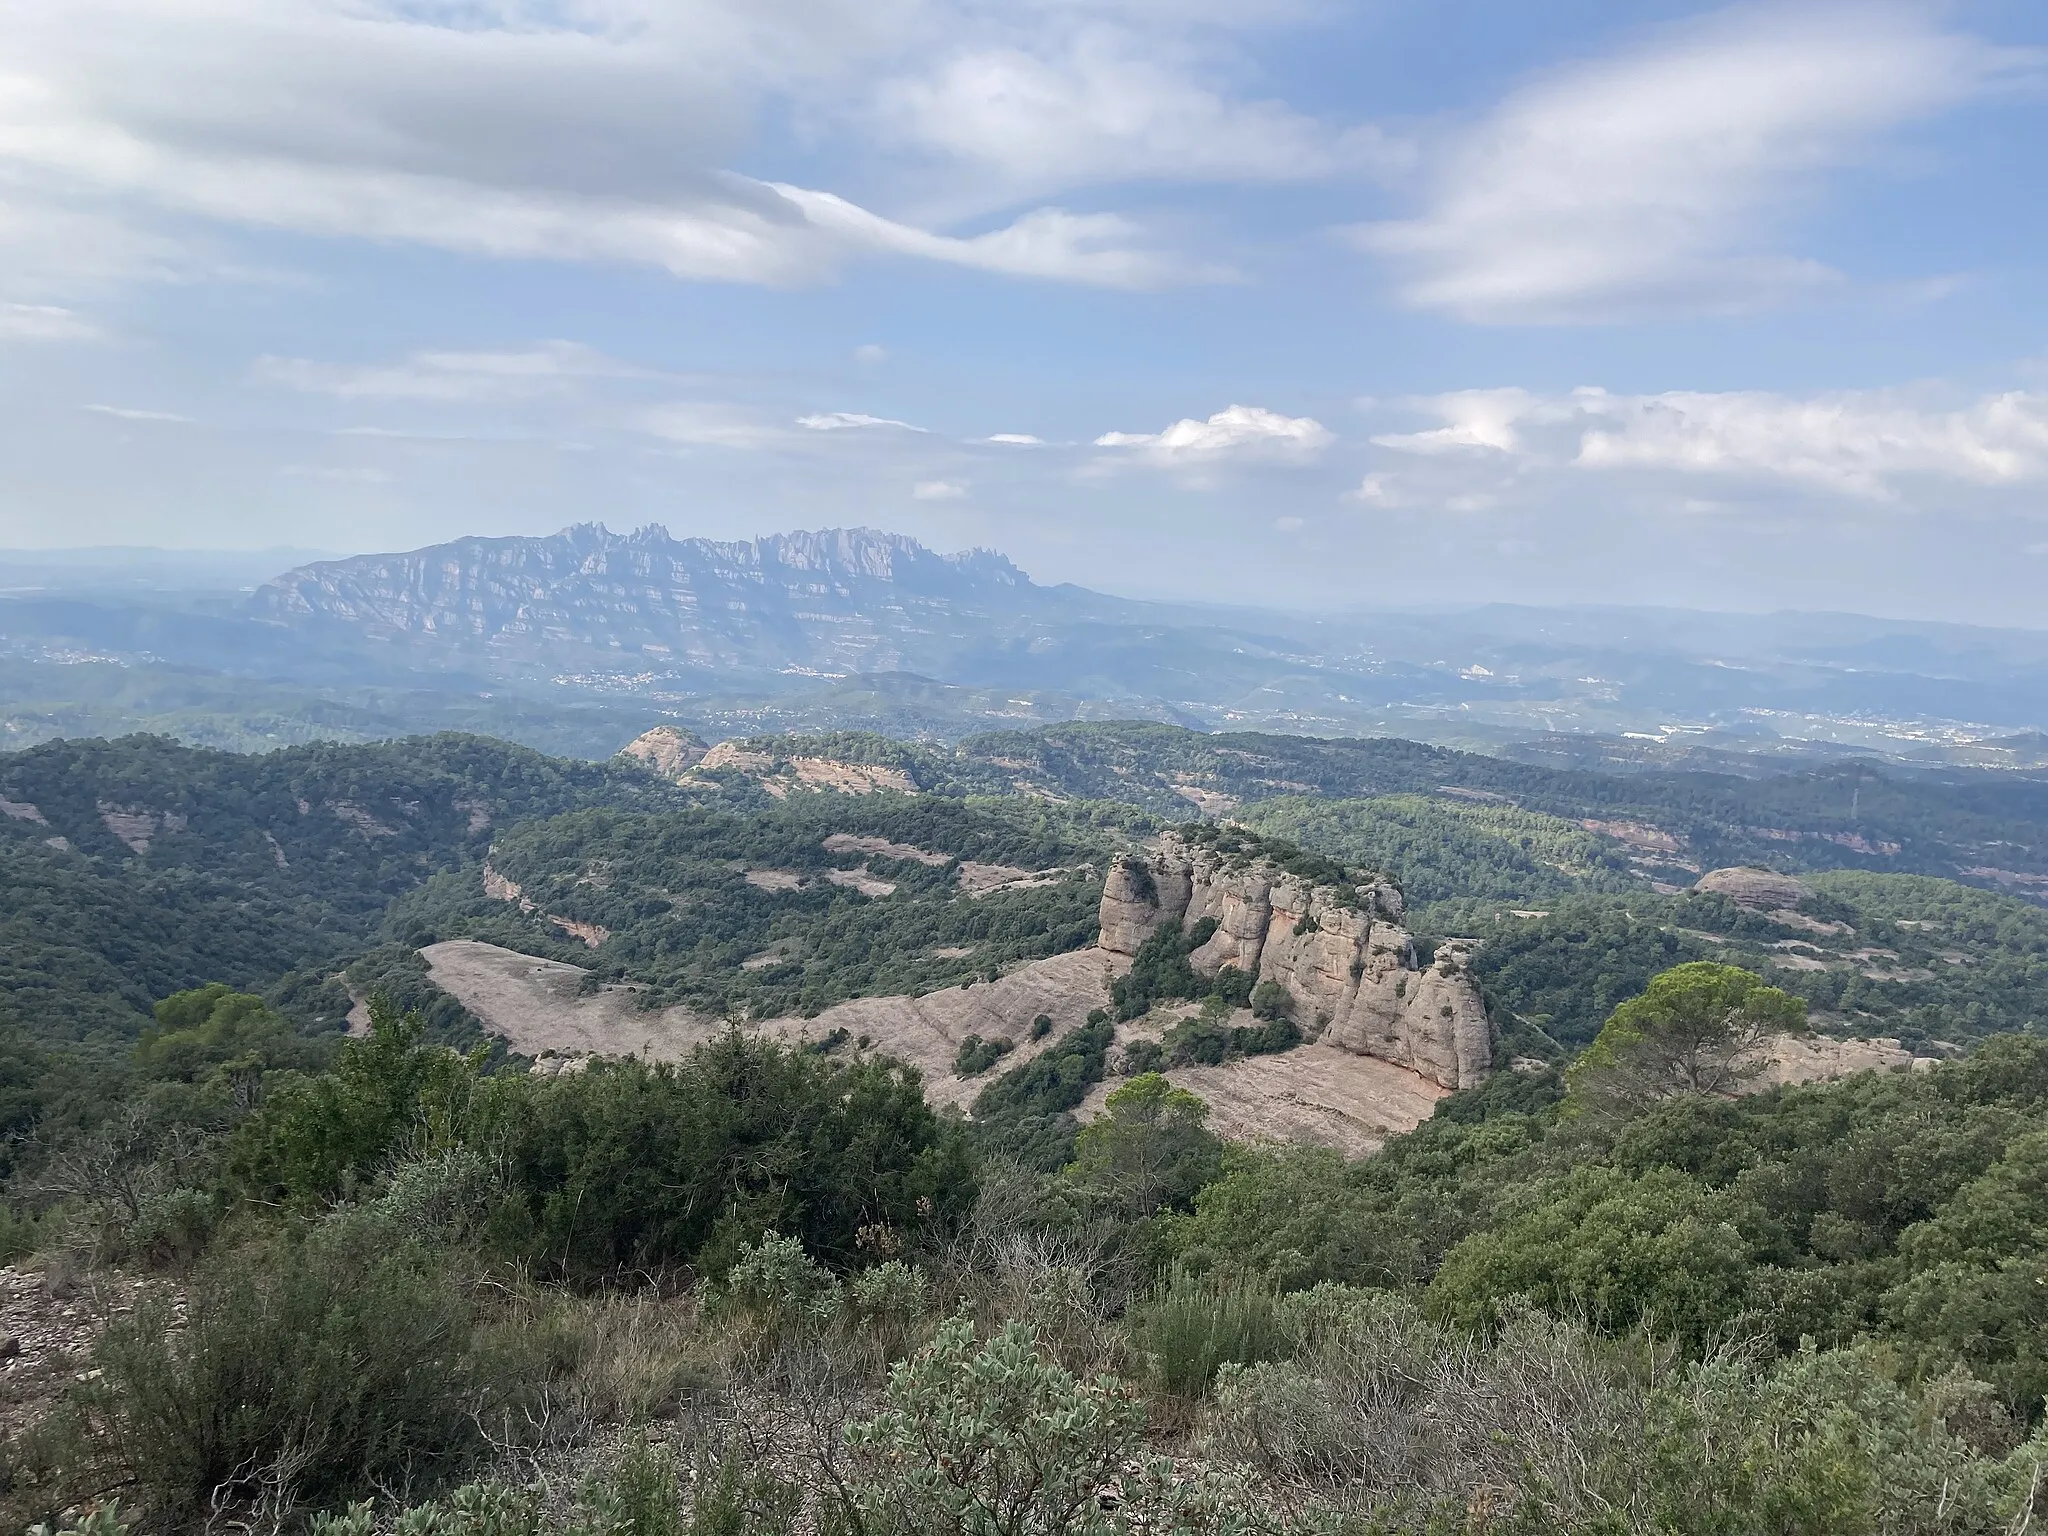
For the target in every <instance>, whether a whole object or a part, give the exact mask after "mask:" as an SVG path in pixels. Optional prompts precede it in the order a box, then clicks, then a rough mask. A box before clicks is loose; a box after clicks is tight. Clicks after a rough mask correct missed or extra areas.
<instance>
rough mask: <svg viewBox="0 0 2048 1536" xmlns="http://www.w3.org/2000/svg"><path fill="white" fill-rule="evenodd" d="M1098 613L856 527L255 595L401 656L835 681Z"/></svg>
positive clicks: (1018, 580)
mask: <svg viewBox="0 0 2048 1536" xmlns="http://www.w3.org/2000/svg"><path fill="white" fill-rule="evenodd" d="M1102 605H1103V600H1100V599H1096V598H1094V596H1093V594H1083V593H1080V592H1078V591H1076V590H1074V589H1060V588H1046V587H1039V586H1037V585H1035V584H1034V583H1033V582H1032V581H1031V579H1030V578H1029V577H1028V576H1026V575H1025V574H1024V573H1023V572H1022V571H1020V570H1019V569H1017V567H1016V566H1015V565H1013V564H1012V563H1011V562H1010V561H1009V560H1008V559H1007V558H1006V557H1005V556H1003V555H1000V554H997V553H995V552H994V551H992V550H984V549H976V550H970V551H967V552H965V553H962V554H954V555H946V554H938V553H935V552H934V551H932V550H929V549H927V548H925V547H924V546H923V545H922V544H920V543H918V542H917V541H916V540H915V539H912V538H909V537H907V536H905V535H902V534H891V533H882V532H878V531H876V530H874V529H869V528H833V529H825V530H821V531H818V532H796V533H785V534H774V535H770V536H767V537H764V538H759V539H744V540H738V541H733V542H724V541H719V540H714V539H697V538H689V539H678V538H675V537H673V536H672V535H671V534H670V533H669V532H668V530H667V529H666V528H664V527H662V526H660V525H659V524H650V525H648V526H647V527H645V528H641V529H638V530H636V531H634V532H632V533H626V534H619V533H613V532H612V531H611V530H610V529H608V528H606V527H605V526H604V525H603V524H601V523H580V524H578V525H576V526H575V527H572V528H566V529H564V530H562V531H561V532H560V533H557V534H552V535H549V536H547V537H544V538H464V539H457V540H455V541H453V542H452V543H448V544H438V545H434V546H431V547H429V548H426V549H419V550H413V551H410V552H408V553H404V554H388V555H362V556H358V557H355V558H352V559H346V560H329V561H322V562H319V563H317V564H313V565H308V566H302V567H300V568H299V569H297V570H294V571H289V572H286V573H285V574H284V575H282V576H280V577H278V578H276V579H275V580H274V581H271V582H269V583H267V584H266V585H265V586H263V587H262V588H260V589H259V590H258V592H257V593H256V595H255V598H254V603H253V606H254V608H255V610H256V611H257V612H258V613H260V614H262V615H264V616H265V617H268V618H271V619H274V620H279V621H283V622H284V623H287V624H303V623H306V622H309V621H310V622H314V623H325V624H329V625H336V626H345V627H347V628H349V629H352V630H355V631H356V632H358V633H360V634H361V635H363V636H365V637H369V638H376V639H382V640H391V641H398V642H401V643H403V644H406V645H408V646H410V647H411V648H413V649H414V650H416V651H419V650H432V649H441V650H445V651H449V652H453V653H463V654H469V655H477V654H481V655H483V656H487V657H490V658H492V659H496V660H502V661H515V660H519V661H524V660H551V661H557V662H570V661H575V662H580V663H583V664H589V663H590V662H591V661H592V660H593V659H594V658H593V652H595V653H596V654H597V656H598V657H602V655H603V654H604V653H607V652H609V653H612V654H613V655H614V656H615V657H617V658H619V659H621V660H631V661H632V662H633V663H634V664H635V665H638V666H644V667H653V668H656V669H662V668H670V667H687V668H700V669H706V670H713V669H715V670H719V671H727V672H730V671H745V670H760V669H766V670H783V671H804V670H808V671H814V672H824V673H839V674H843V673H851V672H875V671H888V670H896V669H903V668H912V667H915V666H916V665H918V664H919V663H920V662H925V663H929V661H930V660H931V659H932V658H933V653H934V652H935V650H944V651H946V652H949V653H950V652H951V651H953V650H956V649H957V648H958V647H959V646H960V645H961V644H963V643H979V642H983V641H985V640H986V639H987V638H988V637H989V636H991V635H997V636H1000V635H1003V634H1006V633H1010V632H1014V630H1015V628H1016V627H1017V626H1018V625H1020V624H1023V625H1026V626H1029V625H1031V624H1032V623H1033V622H1034V621H1044V620H1048V619H1053V618H1059V619H1062V620H1071V619H1074V618H1079V617H1082V616H1083V615H1084V614H1086V613H1087V612H1089V611H1091V610H1094V609H1098V608H1100V607H1101V606H1102Z"/></svg>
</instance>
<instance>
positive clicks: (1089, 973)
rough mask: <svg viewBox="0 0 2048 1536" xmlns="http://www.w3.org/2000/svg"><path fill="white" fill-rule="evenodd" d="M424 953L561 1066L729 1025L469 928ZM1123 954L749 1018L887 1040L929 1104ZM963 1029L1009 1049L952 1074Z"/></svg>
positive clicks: (1062, 1014)
mask: <svg viewBox="0 0 2048 1536" xmlns="http://www.w3.org/2000/svg"><path fill="white" fill-rule="evenodd" d="M420 953H421V954H422V955H424V956H425V957H426V961H427V967H428V974H429V975H430V976H431V977H432V978H433V981H434V984H435V985H436V986H438V987H440V988H442V989H443V990H444V991H446V992H449V993H451V994H452V995H454V996H455V997H456V998H457V999H459V1000H460V1001H461V1002H462V1003H463V1005H464V1006H466V1007H467V1008H468V1009H469V1010H470V1011H471V1012H472V1013H474V1014H475V1015H476V1016H477V1017H478V1018H479V1019H481V1020H482V1021H483V1024H484V1027H485V1028H486V1029H488V1030H489V1031H490V1032H491V1033H492V1034H494V1035H498V1036H500V1037H501V1038H502V1039H503V1040H504V1041H505V1042H506V1044H507V1045H509V1046H510V1047H511V1048H512V1049H513V1050H515V1051H517V1052H519V1053H520V1054H521V1055H524V1056H531V1057H534V1058H536V1060H538V1059H539V1058H541V1057H542V1056H543V1055H547V1056H548V1057H549V1060H550V1062H551V1063H555V1064H556V1066H557V1070H559V1063H560V1061H561V1059H562V1058H564V1057H575V1056H584V1055H599V1056H627V1055H636V1056H639V1057H641V1058H642V1059H643V1060H648V1061H675V1060H679V1059H680V1058H682V1057H683V1056H686V1055H688V1054H689V1052H690V1051H691V1050H693V1049H695V1048H696V1047H697V1046H699V1045H701V1044H703V1043H704V1042H706V1041H708V1040H712V1039H715V1038H716V1037H717V1036H718V1034H719V1033H720V1032H721V1031H723V1030H724V1029H726V1028H727V1027H729V1026H728V1025H727V1024H726V1023H725V1022H724V1021H723V1020H719V1019H713V1018H709V1017H706V1016H705V1015H703V1014H699V1013H696V1012H694V1011H692V1010H690V1009H687V1008H668V1009H663V1010H659V1011H654V1010H648V1009H643V1008H641V1007H639V1006H638V997H637V994H636V991H635V990H634V989H630V988H625V987H604V988H600V989H599V990H598V991H596V992H585V991H584V990H583V982H584V977H585V976H586V975H587V974H588V973H587V972H585V971H584V970H583V969H582V967H580V966H574V965H565V964H563V963H562V962H561V961H558V960H538V959H535V958H534V957H533V956H532V955H522V954H519V953H517V952H516V951H514V950H509V949H502V948H500V947H499V946H497V945H495V944H485V943H482V942H480V941H478V940H475V939H450V940H447V941H445V942H443V943H440V944H429V945H428V946H427V947H426V948H425V949H423V950H421V951H420ZM1128 965H1129V962H1128V961H1127V960H1124V959H1122V958H1121V957H1120V956H1116V955H1110V954H1105V953H1104V952H1103V951H1101V950H1098V949H1082V950H1075V951H1073V952H1071V953H1069V954H1064V955H1054V956H1052V957H1051V958H1050V959H1046V960H1034V961H1032V962H1031V963H1030V964H1028V965H1022V966H1019V967H1018V968H1017V969H1016V970H1014V971H1011V972H1010V973H1009V974H1008V975H1006V976H1004V977H1002V978H1001V979H1000V980H997V981H993V982H981V983H978V984H976V985H974V986H968V987H947V988H944V989H943V990H941V991H937V992H928V993H926V994H925V995H924V996H923V997H865V998H856V999H854V1000H853V1001H851V1002H845V1003H838V1004H835V1005H834V1006H832V1007H830V1008H827V1009H826V1010H825V1011H824V1012H823V1013H821V1014H819V1015H818V1016H817V1017H816V1018H812V1019H793V1018H786V1019H766V1020H762V1021H760V1022H758V1023H750V1024H748V1025H746V1026H745V1027H746V1028H747V1029H749V1030H753V1031H758V1032H759V1033H761V1034H764V1035H769V1036H771V1037H773V1038H775V1039H779V1040H786V1041H790V1042H800V1041H815V1040H824V1039H827V1038H829V1037H830V1036H831V1035H832V1034H833V1032H834V1031H835V1030H839V1029H844V1030H845V1031H846V1032H847V1039H848V1042H849V1043H848V1044H847V1045H846V1046H845V1047H843V1049H846V1050H849V1051H854V1050H859V1049H861V1048H862V1047H861V1046H860V1045H859V1043H858V1042H859V1040H860V1037H861V1036H863V1035H865V1036H866V1037H867V1039H868V1047H867V1048H869V1049H872V1050H876V1051H885V1052H887V1053H888V1054H889V1055H892V1056H896V1057H898V1058H900V1059H901V1060H903V1061H906V1062H908V1063H910V1064H911V1065H912V1066H914V1067H916V1068H918V1069H919V1070H920V1071H921V1072H923V1073H924V1077H925V1091H926V1094H927V1096H928V1097H930V1099H931V1100H932V1102H933V1103H935V1104H961V1105H965V1104H968V1103H971V1102H972V1101H973V1099H974V1096H975V1095H976V1094H978V1093H980V1092H981V1090H982V1088H983V1087H984V1086H985V1085H986V1084H987V1082H988V1081H989V1080H990V1079H991V1078H992V1077H994V1076H997V1075H998V1074H999V1072H1001V1071H1007V1070H1008V1069H1009V1068H1011V1067H1013V1066H1016V1065H1018V1064H1020V1063H1022V1062H1026V1061H1029V1060H1030V1059H1031V1058H1032V1057H1033V1056H1035V1055H1037V1054H1038V1052H1040V1051H1041V1050H1043V1049H1045V1047H1046V1046H1047V1045H1049V1044H1051V1043H1053V1042H1054V1041H1056V1040H1058V1039H1059V1038H1060V1037H1061V1036H1063V1035H1064V1034H1066V1033H1067V1031H1068V1030H1070V1029H1072V1028H1073V1027H1074V1026H1075V1025H1077V1024H1080V1023H1081V1022H1083V1021H1084V1020H1085V1019H1086V1018H1087V1016H1088V1013H1089V1011H1090V1010H1091V1009H1095V1008H1102V1007H1106V1006H1107V1005H1108V1003H1109V982H1110V978H1111V977H1112V976H1115V975H1118V974H1120V973H1121V972H1122V971H1123V970H1124V969H1125V968H1126V967H1127V966H1128ZM1040 1014H1046V1015H1048V1016H1050V1017H1051V1019H1052V1021H1053V1030H1052V1033H1051V1034H1050V1035H1048V1036H1047V1037H1046V1038H1045V1039H1044V1040H1037V1041H1034V1040H1032V1039H1031V1038H1030V1034H1031V1021H1032V1020H1033V1019H1035V1018H1036V1017H1038V1015H1040ZM969 1035H980V1036H981V1037H982V1038H983V1039H985V1040H987V1039H994V1038H996V1037H998V1036H1005V1037H1008V1038H1009V1039H1012V1040H1015V1041H1016V1042H1017V1048H1016V1050H1014V1051H1013V1052H1011V1053H1010V1054H1009V1055H1008V1056H1006V1057H1004V1058H1003V1060H1002V1061H1001V1062H1000V1063H999V1064H998V1066H997V1067H995V1068H991V1069H990V1070H989V1071H988V1072H984V1073H982V1074H980V1075H979V1076H977V1077H973V1078H967V1079H961V1078H956V1077H954V1076H953V1058H954V1057H955V1055H957V1054H958V1052H959V1049H960V1042H961V1041H962V1040H964V1039H965V1038H966V1037H967V1036H969Z"/></svg>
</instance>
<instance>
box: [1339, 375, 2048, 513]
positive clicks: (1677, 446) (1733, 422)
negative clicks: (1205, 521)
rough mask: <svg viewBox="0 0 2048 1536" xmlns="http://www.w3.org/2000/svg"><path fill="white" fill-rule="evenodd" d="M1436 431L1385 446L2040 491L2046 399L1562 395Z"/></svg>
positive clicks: (1848, 481) (1487, 397) (1454, 413)
mask: <svg viewBox="0 0 2048 1536" xmlns="http://www.w3.org/2000/svg"><path fill="white" fill-rule="evenodd" d="M1421 403H1422V404H1423V405H1424V407H1425V408H1426V409H1428V410H1429V411H1430V412H1431V413H1432V414H1434V415H1436V416H1438V417H1439V418H1440V419H1441V420H1442V421H1443V422H1444V425H1443V426H1441V427H1438V428H1434V429H1431V430H1428V431H1422V432H1412V433H1393V434H1383V435H1381V436H1377V437H1375V438H1374V439H1373V442H1375V443H1376V444H1378V445H1380V446H1382V447H1386V448H1392V449H1395V450H1397V451H1400V452H1404V453H1417V454H1438V453H1442V452H1443V451H1445V450H1446V449H1451V448H1479V449H1486V450H1492V451H1493V452H1494V453H1495V454H1498V455H1503V456H1506V457H1508V458H1510V459H1512V460H1515V461H1517V462H1520V463H1523V464H1526V465H1530V466H1549V467H1554V468H1555V467H1570V468H1573V469H1578V470H1639V471H1663V472H1671V473H1679V474H1687V475H1725V476H1731V477H1733V476H1747V477H1751V478H1756V479H1762V480H1778V481H1788V482H1798V483H1803V484H1807V485H1811V486H1817V487H1820V488H1823V489H1825V490H1829V491H1833V492H1837V493H1844V494H1849V495H1854V496H1863V497H1873V496H1875V497H1885V496H1891V495H1894V494H1896V493H1897V490H1898V487H1899V485H1900V484H1901V483H1902V482H1905V481H1909V480H1913V479H1916V478H1924V479H1931V480H1936V481H1951V482H1961V483H1965V484H1974V485H1980V486H2003V485H2014V484H2019V483H2022V482H2031V481H2037V480H2041V479H2044V478H2048V394H2036V393H2028V392H2025V391H2009V392H2005V393H2001V394H1993V395H1986V396H1983V397H1981V398H1979V399H1977V400H1975V401H1972V402H1969V403H1967V404H1963V405H1959V406H1949V407H1940V406H1936V405H1932V404H1930V403H1928V402H1927V401H1926V400H1925V399H1923V398H1922V397H1921V396H1920V395H1918V394H1915V393H1913V392H1908V391H1900V390H1844V391H1839V392H1836V393H1832V394H1824V395H1813V396H1807V397H1795V396H1787V395H1779V394H1772V393H1768V392H1766V391H1761V390H1737V391H1728V392H1723V393H1707V392H1701V391H1682V390H1675V391H1670V392H1667V393H1664V394H1655V395H1616V394H1610V393H1608V392H1607V391H1606V390H1603V389H1593V388H1586V389H1578V390H1574V391H1573V392H1572V393H1570V394H1569V395H1550V396H1545V395H1536V394H1531V393H1529V392H1527V391H1524V390H1514V389H1505V390H1461V391H1458V392H1455V393H1452V394H1447V395H1440V396H1437V397H1436V398H1434V399H1432V400H1429V401H1426V402H1421Z"/></svg>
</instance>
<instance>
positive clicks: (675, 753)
mask: <svg viewBox="0 0 2048 1536" xmlns="http://www.w3.org/2000/svg"><path fill="white" fill-rule="evenodd" d="M619 756H621V757H631V758H637V759H638V760H639V761H641V762H643V763H645V764H646V765H647V766H648V767H650V768H652V769H653V770H654V771H655V772H656V773H658V774H660V775H661V776H662V777H663V778H666V779H679V778H681V777H682V776H683V775H684V774H686V773H688V772H689V771H690V770H691V769H692V768H694V767H696V766H697V764H698V763H699V762H701V761H702V760H703V758H704V744H703V743H702V742H701V741H699V740H697V738H696V737H694V736H692V735H691V734H690V733H689V732H688V731H685V730H681V729H679V728H678V727H676V726H673V725H657V726H656V727H655V728H654V729H653V730H651V731H643V732H641V734H639V735H638V736H635V737H634V738H633V739H632V740H631V741H629V742H627V743H626V744H625V745H624V746H623V747H621V748H619Z"/></svg>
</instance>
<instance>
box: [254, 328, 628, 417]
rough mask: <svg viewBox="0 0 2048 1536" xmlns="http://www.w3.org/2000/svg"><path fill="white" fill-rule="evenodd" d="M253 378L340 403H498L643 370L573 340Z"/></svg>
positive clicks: (270, 367)
mask: <svg viewBox="0 0 2048 1536" xmlns="http://www.w3.org/2000/svg"><path fill="white" fill-rule="evenodd" d="M256 373H257V376H258V377H259V378H262V379H265V380H268V381H269V382H271V383H276V384H283V385H287V386H289V387H290V388H292V389H303V390H307V391H310V392H313V393H317V394H325V395H334V396H337V397H338V398H340V399H343V400H361V399H397V400H443V401H451V402H466V401H505V400H524V399H531V398H533V397H536V396H541V395H552V394H557V393H560V392H562V391H563V390H565V389H569V388H572V387H574V386H575V385H576V384H577V383H578V382H580V381H583V380H587V379H620V378H643V377H647V376H648V375H647V373H646V370H644V369H639V368H635V367H633V366H632V365H630V364H627V363H622V362H619V361H618V360H617V359H615V358H610V357H606V356H605V355H604V354H603V353H601V352H599V351H597V350H595V349H594V348H591V347H586V346H584V345H582V344H581V343H579V342H573V341H547V342H542V343H540V344H539V345H538V346H534V347H528V348H525V349H523V350H520V351H510V352H432V351H428V352H414V353H411V354H410V355H408V356H407V357H406V358H405V359H404V360H403V361H401V362H397V363H388V364H372V365H370V366H367V367H350V366H346V365H343V364H336V363H321V362H313V361H310V360H308V359H306V358H297V357H265V358H260V359H258V361H257V364H256Z"/></svg>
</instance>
